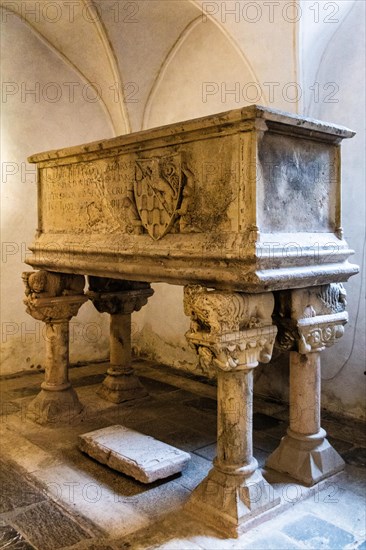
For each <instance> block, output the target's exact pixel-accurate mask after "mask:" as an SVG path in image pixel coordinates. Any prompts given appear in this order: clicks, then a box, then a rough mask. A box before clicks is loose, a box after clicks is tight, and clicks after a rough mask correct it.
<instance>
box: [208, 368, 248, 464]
mask: <svg viewBox="0 0 366 550" xmlns="http://www.w3.org/2000/svg"><path fill="white" fill-rule="evenodd" d="M252 400H253V371H252V370H251V369H250V370H248V371H245V370H243V371H238V372H222V371H221V372H218V373H217V406H218V418H217V423H218V425H217V459H216V465H217V467H219V468H221V469H225V470H227V469H233V470H235V469H237V468H240V467H242V466H245V465H248V464H250V463H251V461H252V458H253V443H252V417H253V414H252V404H253V402H252Z"/></svg>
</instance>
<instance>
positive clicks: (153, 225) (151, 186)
mask: <svg viewBox="0 0 366 550" xmlns="http://www.w3.org/2000/svg"><path fill="white" fill-rule="evenodd" d="M183 185H184V174H183V171H182V159H181V154H180V153H175V154H172V155H168V156H165V157H160V158H149V159H139V160H136V164H135V183H134V194H135V201H136V206H137V210H138V213H139V216H140V218H141V222H142V225H143V226H144V227H145V229H146V230H147V232H148V233H149V235H150V236H151V237H152V238H153V239H155V240H158V239H161V238H162V237H164V235H166V233H168V231H169V230H170V229H171V227H172V225H173V223H174V221H175V219H176V217H177V214H178V212H177V211H178V208H179V203H180V200H181V196H182V189H183Z"/></svg>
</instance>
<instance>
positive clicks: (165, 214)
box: [23, 106, 358, 535]
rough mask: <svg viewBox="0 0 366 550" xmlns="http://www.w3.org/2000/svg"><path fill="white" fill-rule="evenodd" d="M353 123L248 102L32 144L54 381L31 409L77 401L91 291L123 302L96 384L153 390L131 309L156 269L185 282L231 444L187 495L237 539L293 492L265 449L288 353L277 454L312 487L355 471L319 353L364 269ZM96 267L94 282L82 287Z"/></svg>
mask: <svg viewBox="0 0 366 550" xmlns="http://www.w3.org/2000/svg"><path fill="white" fill-rule="evenodd" d="M352 136H353V132H351V131H350V130H348V129H346V128H343V127H340V126H334V125H331V124H325V123H323V122H319V121H314V120H310V119H305V118H302V117H300V116H294V115H289V114H285V113H280V112H277V111H273V110H270V109H265V108H262V107H257V106H251V107H245V108H243V109H239V110H234V111H229V112H227V113H221V114H217V115H213V116H208V117H205V118H201V119H196V120H191V121H187V122H182V123H177V124H172V125H169V126H165V127H161V128H154V129H151V130H146V131H143V132H138V133H135V134H130V135H125V136H120V137H116V138H113V139H108V140H104V141H99V142H95V143H90V144H86V145H81V146H78V147H71V148H68V149H61V150H58V151H50V152H47V153H41V154H37V155H34V156H32V157H31V158H30V162H34V163H36V164H37V167H38V172H39V183H38V190H39V214H38V230H37V234H36V239H35V243H34V244H33V245H32V247H31V251H32V254H31V255H30V256H29V258H28V259H27V263H29V264H30V265H31V266H33V267H34V268H38V269H39V270H40V271H38V272H36V273H34V272H33V273H25V274H24V275H23V280H24V282H25V285H26V299H25V303H26V306H27V311H28V313H30V314H31V315H33V316H34V317H35V318H37V319H42V320H43V321H44V322H45V323H46V324H47V329H48V332H49V334H50V338H47V340H46V345H47V361H46V376H45V381H44V383H43V384H42V391H41V393H40V394H39V395H38V396H37V397H36V399H35V400H34V401H33V403H32V405H31V407H30V409H31V412H32V413H33V414H35V415H36V420H37V421H39V422H42V423H48V422H49V421H50V420H51V419H52V411H54V410H55V407H56V410H57V415H56V416H57V420H58V421H61V420H62V419H64V417H65V416H66V417H67V418H68V419H69V420H70V416H71V417H72V418H73V417H74V416H77V415H79V414H81V411H82V404H81V403H80V401H79V400H78V397H77V395H76V393H75V391H74V390H73V389H72V387H71V385H70V383H69V381H68V375H67V367H68V322H69V320H70V318H71V317H72V316H73V315H76V313H77V310H78V308H79V307H81V306H82V304H83V303H84V302H85V301H86V300H87V299H90V300H91V301H92V302H93V304H94V305H95V307H96V308H97V310H98V311H100V312H107V313H109V314H110V321H111V324H110V368H109V369H108V374H107V377H106V379H105V381H104V382H103V384H102V386H101V388H100V390H99V391H98V393H99V395H100V396H101V397H103V398H104V399H107V400H109V401H112V402H114V403H121V402H124V401H127V400H132V399H137V398H141V397H144V396H146V390H145V389H144V388H143V386H142V384H141V383H140V381H139V380H138V377H137V376H136V375H135V374H134V372H133V369H132V366H131V338H130V334H131V314H132V313H133V312H134V311H138V310H139V309H140V308H141V307H143V306H144V305H145V304H146V303H147V301H148V299H149V298H150V297H151V295H152V294H153V290H152V289H151V288H150V283H151V282H159V281H161V282H167V283H171V284H178V285H185V293H184V310H185V313H186V315H187V316H189V317H190V319H191V324H190V329H189V331H188V332H187V334H186V336H187V339H188V341H189V343H190V345H191V346H192V347H193V348H194V349H195V350H196V352H197V355H198V360H199V364H200V372H205V373H207V374H208V375H209V376H210V375H212V373H215V375H216V376H217V385H218V390H217V399H218V428H217V457H216V459H215V460H214V465H213V468H212V470H211V472H210V473H209V475H208V476H207V478H206V479H204V480H203V481H202V483H200V484H199V485H198V487H197V488H196V489H195V490H194V492H193V494H192V495H191V498H190V499H189V501H188V504H187V507H188V509H190V510H193V512H194V514H195V515H197V514H198V515H199V516H201V517H202V518H203V519H204V520H205V521H207V522H208V523H211V524H212V525H214V526H215V527H216V528H218V529H221V530H222V531H224V532H225V533H228V534H230V535H237V534H238V533H239V532H240V531H241V530H242V529H244V528H246V526H248V525H251V524H253V522H257V521H258V520H259V519H260V518H264V517H266V515H268V514H270V513H272V512H271V510H272V508H273V507H276V506H278V504H279V498H278V497H277V496H276V495H275V493H274V492H273V488H272V487H271V485H270V484H269V483H268V481H267V479H266V477H265V476H263V474H262V472H261V471H260V470H259V469H258V467H257V466H258V464H257V461H256V459H255V458H254V457H253V450H252V448H253V445H252V395H253V370H254V368H255V367H256V366H257V365H258V362H263V363H268V362H270V359H271V355H272V349H273V346H274V345H275V343H276V345H277V346H279V347H280V348H282V349H284V350H288V351H290V425H289V428H288V430H287V435H286V436H285V437H284V438H283V439H282V441H281V443H280V445H279V447H278V448H277V449H276V450H275V451H274V452H273V453H272V455H271V456H270V457H269V459H268V461H267V467H268V468H270V469H272V470H277V471H278V472H281V473H282V474H286V475H289V476H290V478H289V479H291V478H292V479H296V480H297V482H300V483H303V484H307V485H313V484H315V483H317V482H319V481H321V480H322V479H324V478H326V477H329V476H331V475H333V474H335V473H336V472H338V471H339V470H341V469H342V467H343V464H344V463H343V460H342V459H341V457H340V456H339V455H338V453H337V452H336V451H335V450H334V449H333V447H332V446H331V445H330V443H329V442H328V440H327V439H326V433H325V431H324V430H323V429H322V428H321V425H320V353H321V352H322V351H323V350H324V349H325V348H327V347H329V346H331V345H333V344H334V343H335V342H337V341H338V340H339V339H340V337H341V336H342V334H343V331H344V325H345V324H346V322H347V313H346V311H345V306H346V299H345V289H344V287H343V285H342V283H343V282H344V281H347V279H348V278H349V277H350V276H351V275H353V274H355V273H357V271H358V268H357V266H355V265H352V264H350V263H348V257H349V255H350V254H351V253H352V251H351V250H350V249H349V248H348V245H347V243H346V241H345V240H344V239H343V234H342V228H341V204H340V201H341V192H340V172H341V170H340V143H341V141H342V139H344V138H350V137H352ZM83 275H87V276H88V281H89V289H88V291H87V292H86V293H85V294H84V292H83V284H84V279H83V277H82V276H83Z"/></svg>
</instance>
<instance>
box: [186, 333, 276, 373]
mask: <svg viewBox="0 0 366 550" xmlns="http://www.w3.org/2000/svg"><path fill="white" fill-rule="evenodd" d="M276 333H277V329H276V327H275V326H274V325H272V326H266V327H262V328H253V329H248V330H244V331H240V332H237V333H234V334H230V335H220V336H219V335H218V336H217V338H216V339H212V338H210V337H208V336H207V335H206V334H204V333H201V334H199V333H191V332H188V333H187V334H186V338H187V340H188V341H189V343H190V344H191V345H192V346H193V347H194V348H195V350H196V352H197V354H198V356H199V360H200V366H201V368H202V370H203V372H205V373H206V374H208V375H210V374H212V372H211V371H212V368H214V369H219V370H223V371H239V370H248V369H252V368H254V367H256V366H257V365H258V362H262V363H268V362H269V361H270V359H271V356H272V350H273V346H274V342H275V338H276Z"/></svg>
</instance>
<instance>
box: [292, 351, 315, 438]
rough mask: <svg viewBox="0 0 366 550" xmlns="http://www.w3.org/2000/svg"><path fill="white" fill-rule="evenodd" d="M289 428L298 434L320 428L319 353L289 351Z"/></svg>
mask: <svg viewBox="0 0 366 550" xmlns="http://www.w3.org/2000/svg"><path fill="white" fill-rule="evenodd" d="M290 429H291V430H292V431H293V432H296V433H299V434H316V433H318V432H319V430H320V354H319V353H318V352H313V353H308V354H306V355H302V354H300V353H298V352H296V351H292V352H290Z"/></svg>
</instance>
